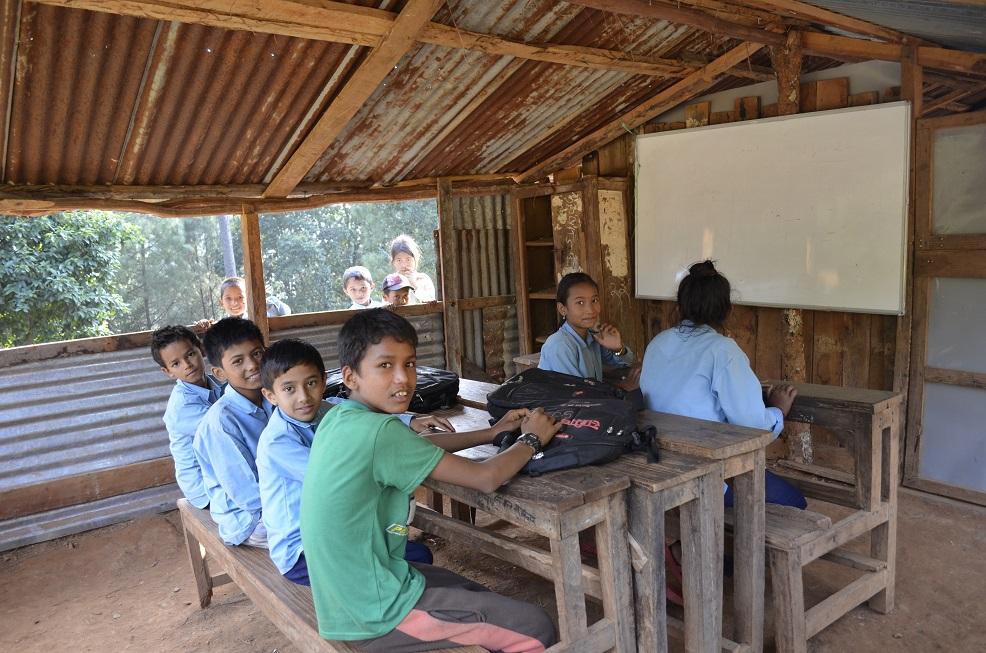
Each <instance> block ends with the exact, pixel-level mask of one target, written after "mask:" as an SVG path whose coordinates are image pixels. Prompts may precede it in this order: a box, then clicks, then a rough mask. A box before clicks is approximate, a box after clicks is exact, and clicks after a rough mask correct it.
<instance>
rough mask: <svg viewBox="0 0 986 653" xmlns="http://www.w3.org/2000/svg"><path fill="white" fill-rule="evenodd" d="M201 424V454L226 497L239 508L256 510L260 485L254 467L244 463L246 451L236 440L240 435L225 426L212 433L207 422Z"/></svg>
mask: <svg viewBox="0 0 986 653" xmlns="http://www.w3.org/2000/svg"><path fill="white" fill-rule="evenodd" d="M202 426H203V432H202V433H200V434H199V440H200V441H199V449H200V453H202V454H203V455H205V456H206V457H208V459H209V463H210V464H211V466H212V471H213V473H214V474H215V475H216V480H217V481H219V484H220V485H221V486H222V488H223V491H224V492H225V493H226V496H228V497H229V498H230V500H231V501H232V502H233V503H234V504H236V506H237V507H238V508H240V509H241V510H247V511H250V512H259V511H260V485H259V483H258V482H257V476H256V473H255V472H254V471H253V467H252V466H251V465H250V463H249V462H247V461H248V459H249V458H250V452H249V450H247V449H246V448H245V447H241V446H240V445H239V443H238V442H237V440H236V438H237V437H238V436H239V434H238V433H231V432H230V431H229V430H228V429H229V427H227V426H225V425H223V426H220V427H219V429H220V430H219V432H212V429H211V428H210V427H209V425H208V424H207V423H206V422H203V423H202Z"/></svg>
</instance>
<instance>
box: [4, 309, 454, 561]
mask: <svg viewBox="0 0 986 653" xmlns="http://www.w3.org/2000/svg"><path fill="white" fill-rule="evenodd" d="M410 320H411V323H412V324H413V325H414V327H415V328H416V329H417V330H418V335H419V338H420V346H419V348H418V355H419V361H420V363H421V364H422V365H429V366H432V367H445V346H444V331H443V323H442V316H441V314H431V315H423V316H417V317H412V318H410ZM340 328H341V326H339V325H335V326H325V327H307V328H301V329H291V330H285V331H279V332H277V333H274V334H272V339H273V340H277V339H280V338H284V337H295V338H303V339H305V340H308V341H310V342H312V343H313V344H314V345H315V346H316V347H317V348H318V350H319V351H320V352H321V353H322V356H323V357H324V358H325V363H326V365H327V366H329V367H335V366H337V365H338V358H337V356H336V339H337V337H338V335H339V330H340ZM171 388H172V381H170V380H168V379H167V378H166V377H165V376H164V375H163V374H161V371H160V369H159V368H158V366H157V365H156V364H155V363H154V361H153V360H152V359H151V357H150V355H149V353H148V350H147V348H146V347H140V348H137V349H128V350H124V351H111V352H105V353H98V354H84V355H78V356H72V357H64V358H54V359H51V360H46V361H41V362H37V363H26V364H22V365H16V366H13V367H8V368H6V369H4V370H3V373H2V375H0V493H6V492H10V491H16V490H18V489H23V488H33V487H37V491H38V492H43V491H44V490H45V486H46V484H51V483H52V482H55V481H60V480H62V479H65V478H67V477H70V476H76V475H79V474H92V473H95V472H104V471H106V470H113V469H117V468H121V467H123V466H125V465H132V464H134V463H141V462H145V461H152V460H155V459H161V458H163V457H167V456H170V453H169V451H168V434H167V431H166V430H165V428H164V423H163V421H162V419H161V418H162V416H163V415H164V409H165V407H166V406H167V402H168V397H169V395H170V393H171ZM8 496H9V495H8ZM178 496H179V494H178V490H177V486H175V485H174V484H168V485H164V486H160V487H155V488H150V489H143V490H140V491H136V492H131V493H129V494H124V495H120V496H116V497H112V496H111V497H105V496H104V498H101V499H99V500H96V501H90V502H88V503H84V504H79V505H74V506H68V507H62V508H58V509H55V510H49V511H47V512H43V513H38V514H33V515H25V516H19V517H16V518H12V519H7V520H6V521H0V551H2V550H7V549H10V548H14V547H18V546H23V545H26V544H31V543H35V542H41V541H44V540H48V539H52V538H55V537H61V536H64V535H69V534H71V533H77V532H81V531H85V530H89V529H91V528H97V527H99V526H105V525H107V524H112V523H116V522H119V521H123V520H126V519H132V518H134V517H136V516H139V515H140V514H146V513H149V512H159V511H162V510H169V509H171V508H173V507H174V501H175V499H176V498H177V497H178Z"/></svg>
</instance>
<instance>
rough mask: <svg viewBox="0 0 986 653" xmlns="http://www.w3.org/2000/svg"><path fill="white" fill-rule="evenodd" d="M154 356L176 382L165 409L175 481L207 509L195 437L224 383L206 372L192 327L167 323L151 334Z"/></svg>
mask: <svg viewBox="0 0 986 653" xmlns="http://www.w3.org/2000/svg"><path fill="white" fill-rule="evenodd" d="M151 357H152V358H153V359H154V362H156V363H157V364H158V365H160V366H161V371H162V372H164V373H165V374H166V375H167V376H168V378H169V379H174V382H175V387H174V388H173V389H172V390H171V397H170V398H169V399H168V407H167V408H166V409H165V411H164V426H165V428H167V429H168V440H169V447H170V449H171V457H172V458H174V460H175V480H177V481H178V487H179V488H180V489H181V491H182V494H184V495H185V498H186V499H188V501H189V502H190V503H191V504H192V505H193V506H195V507H196V508H207V507H208V506H209V495H208V494H207V493H206V491H205V485H204V484H203V482H202V469H201V467H199V461H198V460H197V459H196V458H195V452H194V451H193V450H192V439H193V438H194V437H195V429H196V428H198V426H199V422H201V421H202V418H203V417H204V416H205V413H206V411H208V410H209V407H210V406H212V404H214V403H216V400H218V399H219V397H220V395H222V393H223V390H222V386H221V385H220V384H219V382H218V381H216V379H215V378H213V377H212V376H211V375H209V374H206V372H205V360H204V359H203V358H202V342H201V341H200V340H199V337H198V336H197V335H195V333H194V332H193V331H192V330H191V329H189V328H188V327H184V326H166V327H163V328H160V329H158V330H157V331H155V332H154V333H153V334H151Z"/></svg>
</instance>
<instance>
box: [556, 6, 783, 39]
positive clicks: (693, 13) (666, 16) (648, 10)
mask: <svg viewBox="0 0 986 653" xmlns="http://www.w3.org/2000/svg"><path fill="white" fill-rule="evenodd" d="M567 1H568V2H569V3H570V4H575V5H580V6H583V7H589V8H591V9H598V10H599V11H604V12H608V13H614V14H626V15H630V16H642V17H644V18H654V19H657V20H666V21H669V22H672V23H677V24H679V25H690V26H691V27H697V28H698V29H701V30H704V31H706V32H711V33H713V34H721V35H723V36H730V37H732V38H737V39H743V40H744V41H749V42H752V43H760V44H762V45H784V38H785V37H784V34H781V33H779V32H773V31H768V30H766V29H758V28H756V27H751V26H748V25H742V24H740V23H734V22H732V21H728V20H725V19H723V18H718V17H716V16H713V15H711V14H707V13H705V12H704V11H699V10H698V9H688V8H685V7H677V6H672V5H654V4H649V3H647V2H644V0H567Z"/></svg>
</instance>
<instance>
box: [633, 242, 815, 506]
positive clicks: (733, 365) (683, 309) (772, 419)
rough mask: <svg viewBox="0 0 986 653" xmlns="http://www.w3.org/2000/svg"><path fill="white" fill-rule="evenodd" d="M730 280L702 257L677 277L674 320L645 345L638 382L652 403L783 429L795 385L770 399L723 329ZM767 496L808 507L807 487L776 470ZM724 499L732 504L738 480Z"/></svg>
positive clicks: (652, 405) (768, 480)
mask: <svg viewBox="0 0 986 653" xmlns="http://www.w3.org/2000/svg"><path fill="white" fill-rule="evenodd" d="M729 294H730V286H729V281H728V280H727V279H726V277H724V276H723V275H722V274H720V273H719V271H718V270H716V268H715V265H713V263H712V261H704V262H702V263H696V264H694V265H692V266H691V268H689V270H688V275H687V276H686V277H685V278H684V279H682V280H681V283H680V284H679V285H678V314H679V317H680V319H681V321H680V322H679V324H678V325H677V326H675V327H672V328H670V329H667V330H665V331H662V332H661V333H659V334H657V335H656V336H655V337H654V339H653V340H651V342H650V344H649V345H647V351H646V352H645V353H644V366H643V370H642V372H641V374H640V388H641V390H642V391H643V394H644V404H645V406H646V407H647V408H648V409H650V410H656V411H661V412H665V413H674V414H676V415H686V416H688V417H697V418H699V419H707V420H712V421H715V422H726V423H729V424H738V425H740V426H749V427H752V428H758V429H766V430H769V431H773V432H774V435H775V436H776V435H780V432H781V430H782V429H783V428H784V417H785V415H787V412H788V411H789V410H790V409H791V404H792V402H793V401H794V398H795V396H797V391H796V390H795V389H794V388H793V387H792V386H790V385H781V386H777V387H775V388H773V389H772V390H771V392H770V395H769V396H768V397H767V404H769V405H765V404H764V397H763V392H762V390H761V388H760V381H759V380H758V379H757V377H756V375H755V374H754V373H753V370H752V369H751V368H750V359H748V358H747V357H746V354H744V353H743V350H742V349H740V348H739V345H737V344H736V341H735V340H733V339H732V338H728V337H726V336H724V335H722V334H721V333H720V332H721V331H722V330H723V325H724V324H725V322H726V318H727V317H728V316H729V311H730V310H731V309H732V302H731V301H730V297H729ZM766 491H767V502H768V503H778V504H781V505H785V506H795V507H798V508H802V509H803V508H805V507H807V505H808V502H807V501H806V500H805V497H804V495H802V494H801V492H800V491H799V490H798V489H797V488H795V487H794V486H793V485H791V484H790V483H788V482H787V481H785V480H783V479H781V478H780V477H778V476H775V475H774V474H771V473H770V472H767V477H766ZM726 505H727V506H731V505H733V494H732V488H730V489H729V490H728V491H727V492H726Z"/></svg>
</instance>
